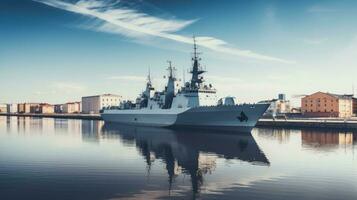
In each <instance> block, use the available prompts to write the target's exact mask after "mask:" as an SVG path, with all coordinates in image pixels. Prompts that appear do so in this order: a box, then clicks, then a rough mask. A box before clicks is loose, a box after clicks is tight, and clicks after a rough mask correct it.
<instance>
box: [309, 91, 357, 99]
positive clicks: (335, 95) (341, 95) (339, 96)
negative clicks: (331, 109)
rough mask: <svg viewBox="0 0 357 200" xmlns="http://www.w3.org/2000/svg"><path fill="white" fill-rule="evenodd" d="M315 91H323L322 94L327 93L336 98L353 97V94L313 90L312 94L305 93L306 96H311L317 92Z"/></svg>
mask: <svg viewBox="0 0 357 200" xmlns="http://www.w3.org/2000/svg"><path fill="white" fill-rule="evenodd" d="M317 93H323V94H326V95H329V96H332V97H335V98H338V99H352V98H353V94H334V93H329V92H320V91H319V92H315V93H313V94H310V95H307V96H306V97H308V96H312V95H314V94H317Z"/></svg>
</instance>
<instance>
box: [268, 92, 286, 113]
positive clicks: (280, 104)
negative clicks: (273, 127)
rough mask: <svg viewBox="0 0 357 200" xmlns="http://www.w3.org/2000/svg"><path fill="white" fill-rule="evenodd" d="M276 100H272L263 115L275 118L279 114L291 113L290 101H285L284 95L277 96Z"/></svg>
mask: <svg viewBox="0 0 357 200" xmlns="http://www.w3.org/2000/svg"><path fill="white" fill-rule="evenodd" d="M278 96H279V97H278V99H273V100H272V101H271V104H270V106H269V108H268V109H267V111H266V112H265V114H264V115H267V116H273V117H276V116H277V115H279V114H285V113H290V112H291V108H290V107H291V106H290V101H289V100H286V98H285V94H279V95H278Z"/></svg>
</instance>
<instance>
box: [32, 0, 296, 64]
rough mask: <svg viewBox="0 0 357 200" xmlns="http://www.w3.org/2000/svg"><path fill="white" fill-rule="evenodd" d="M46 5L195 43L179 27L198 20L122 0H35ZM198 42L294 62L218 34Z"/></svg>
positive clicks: (124, 30)
mask: <svg viewBox="0 0 357 200" xmlns="http://www.w3.org/2000/svg"><path fill="white" fill-rule="evenodd" d="M34 1H37V2H41V3H44V4H46V5H49V6H52V7H55V8H59V9H63V10H67V11H70V12H73V13H78V14H82V15H86V16H89V17H92V18H95V19H97V20H100V21H101V23H99V24H94V25H92V27H93V28H95V29H97V30H99V31H105V32H110V33H116V34H121V35H125V36H127V37H135V38H140V37H148V36H154V37H159V38H164V39H168V40H173V41H176V42H181V43H186V44H192V38H191V37H187V36H184V35H180V34H177V31H179V30H181V29H183V28H185V27H187V26H188V25H190V24H192V23H194V22H195V21H196V20H178V19H163V18H159V17H155V16H150V15H148V14H145V13H141V12H139V11H137V10H134V9H130V8H127V7H123V6H121V5H120V3H119V1H111V0H109V1H97V0H80V1H77V2H76V3H72V2H69V1H68V2H67V1H62V0H34ZM196 39H197V44H198V45H200V46H202V47H205V48H208V49H210V50H213V51H216V52H221V53H224V54H230V55H235V56H241V57H246V58H251V59H257V60H265V61H275V62H282V63H294V62H292V61H289V60H285V59H281V58H277V57H272V56H268V55H263V54H259V53H256V52H253V51H250V50H241V49H238V48H235V47H232V46H231V45H229V44H228V43H226V42H225V41H223V40H220V39H217V38H214V37H208V36H205V37H196Z"/></svg>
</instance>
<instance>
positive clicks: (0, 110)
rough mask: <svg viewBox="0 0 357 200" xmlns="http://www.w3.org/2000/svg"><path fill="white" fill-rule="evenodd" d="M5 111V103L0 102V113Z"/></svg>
mask: <svg viewBox="0 0 357 200" xmlns="http://www.w3.org/2000/svg"><path fill="white" fill-rule="evenodd" d="M6 112H7V106H6V104H0V113H6Z"/></svg>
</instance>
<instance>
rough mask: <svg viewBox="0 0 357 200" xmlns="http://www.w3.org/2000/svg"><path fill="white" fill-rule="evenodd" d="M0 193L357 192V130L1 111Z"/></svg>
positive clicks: (261, 195)
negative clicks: (151, 123) (238, 129)
mask: <svg viewBox="0 0 357 200" xmlns="http://www.w3.org/2000/svg"><path fill="white" fill-rule="evenodd" d="M0 199H1V200H14V199H15V200H17V199H36V200H39V199H59V200H65V199H66V200H67V199H86V200H88V199H89V200H91V199H100V200H101V199H103V200H104V199H274V200H276V199H282V200H283V199H284V200H285V199H290V200H295V199H296V200H297V199H314V200H316V199H331V200H332V199H333V200H335V199H344V200H355V199H357V133H354V132H350V131H336V130H328V129H302V130H300V129H272V128H255V129H253V131H252V132H251V133H231V132H219V131H207V130H170V129H161V128H145V127H130V126H121V125H115V124H105V123H104V122H103V121H100V120H80V119H54V118H36V117H17V116H0Z"/></svg>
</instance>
